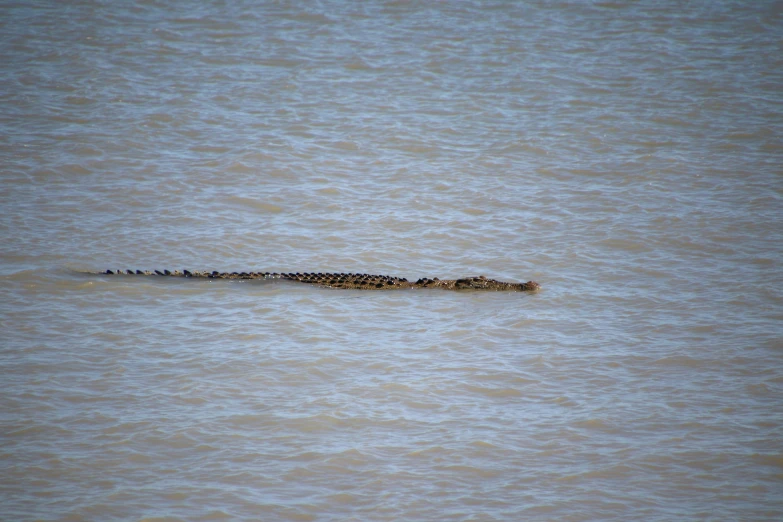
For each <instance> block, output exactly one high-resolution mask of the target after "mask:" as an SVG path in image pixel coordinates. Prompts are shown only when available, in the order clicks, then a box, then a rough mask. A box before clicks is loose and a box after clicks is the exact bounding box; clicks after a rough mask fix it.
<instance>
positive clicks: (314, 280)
mask: <svg viewBox="0 0 783 522" xmlns="http://www.w3.org/2000/svg"><path fill="white" fill-rule="evenodd" d="M101 273H102V274H107V275H148V276H164V277H196V278H204V279H283V280H286V281H297V282H300V283H308V284H311V285H316V286H323V287H329V288H346V289H354V290H404V289H408V288H442V289H444V290H489V291H511V292H513V291H516V292H533V291H536V290H539V289H540V288H541V285H539V284H538V283H536V282H534V281H528V282H527V283H505V282H503V281H496V280H494V279H487V278H486V277H484V276H477V277H463V278H460V279H443V280H441V279H438V278H437V277H436V278H433V279H430V278H427V277H424V278H421V279H419V280H417V281H416V282H415V283H414V282H410V281H408V280H407V279H405V278H399V277H392V276H384V275H370V274H353V273H350V274H344V273H320V272H319V273H299V272H297V273H288V274H286V273H277V272H216V271H215V272H208V271H193V272H191V271H189V270H183V271H179V270H174V271H169V270H163V271H160V270H154V271H151V270H106V271H105V272H101Z"/></svg>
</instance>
